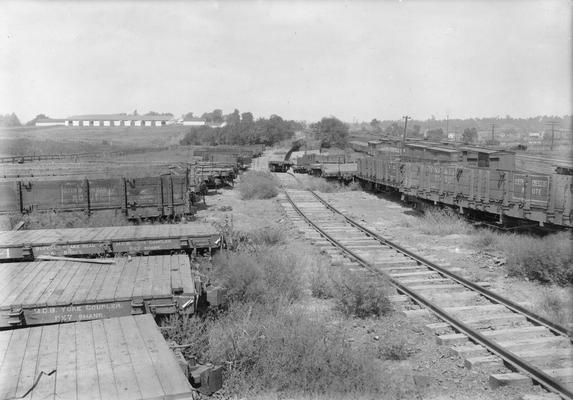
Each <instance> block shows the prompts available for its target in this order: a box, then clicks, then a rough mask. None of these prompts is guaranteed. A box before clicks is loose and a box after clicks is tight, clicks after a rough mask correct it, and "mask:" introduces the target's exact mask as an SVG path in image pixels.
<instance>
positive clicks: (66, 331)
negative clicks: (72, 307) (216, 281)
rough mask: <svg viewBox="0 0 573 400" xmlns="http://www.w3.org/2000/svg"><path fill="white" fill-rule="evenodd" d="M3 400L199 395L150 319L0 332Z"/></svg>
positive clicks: (117, 320)
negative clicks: (19, 399) (195, 393)
mask: <svg viewBox="0 0 573 400" xmlns="http://www.w3.org/2000/svg"><path fill="white" fill-rule="evenodd" d="M0 354H2V356H3V357H2V358H1V359H0V398H2V399H17V398H26V399H53V400H56V399H78V398H90V399H101V400H108V399H127V398H129V399H181V400H183V399H189V400H192V399H194V398H195V396H194V393H193V392H194V389H193V387H192V386H191V384H190V383H189V381H188V379H187V378H186V376H185V375H184V373H183V371H182V369H181V367H180V366H179V364H178V362H177V359H176V358H175V356H174V354H173V352H172V351H171V350H170V349H169V347H168V345H167V343H166V342H165V339H164V338H163V336H162V335H161V333H160V332H159V329H158V328H157V325H155V322H154V321H153V319H152V318H151V317H150V316H146V315H138V316H126V317H122V318H111V319H106V320H96V321H87V322H77V323H71V324H58V325H50V326H40V327H34V328H25V329H17V330H11V331H5V332H0Z"/></svg>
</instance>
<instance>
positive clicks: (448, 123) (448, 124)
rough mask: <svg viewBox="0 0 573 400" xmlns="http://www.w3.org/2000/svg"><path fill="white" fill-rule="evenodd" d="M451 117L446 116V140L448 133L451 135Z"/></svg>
mask: <svg viewBox="0 0 573 400" xmlns="http://www.w3.org/2000/svg"><path fill="white" fill-rule="evenodd" d="M449 128H450V116H449V115H448V114H446V138H447V137H448V133H450V129H449Z"/></svg>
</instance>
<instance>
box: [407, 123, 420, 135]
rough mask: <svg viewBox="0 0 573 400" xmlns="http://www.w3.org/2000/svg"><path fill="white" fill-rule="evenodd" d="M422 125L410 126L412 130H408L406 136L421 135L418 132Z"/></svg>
mask: <svg viewBox="0 0 573 400" xmlns="http://www.w3.org/2000/svg"><path fill="white" fill-rule="evenodd" d="M421 130H422V127H421V126H420V125H418V124H416V125H414V126H413V127H412V130H411V131H410V130H408V137H422V133H421V132H420V131H421Z"/></svg>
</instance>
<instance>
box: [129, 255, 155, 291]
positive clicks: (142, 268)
mask: <svg viewBox="0 0 573 400" xmlns="http://www.w3.org/2000/svg"><path fill="white" fill-rule="evenodd" d="M154 258H155V257H154ZM149 259H150V257H145V258H141V262H140V265H139V269H138V272H137V275H136V277H135V282H134V285H133V291H132V297H143V296H145V297H149V295H150V292H149V291H147V290H146V289H147V285H148V282H150V281H151V268H153V265H151V264H150V262H149Z"/></svg>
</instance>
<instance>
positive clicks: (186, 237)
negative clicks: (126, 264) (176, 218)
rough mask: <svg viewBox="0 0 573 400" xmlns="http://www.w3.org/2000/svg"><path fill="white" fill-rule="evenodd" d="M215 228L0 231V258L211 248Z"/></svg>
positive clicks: (215, 240)
mask: <svg viewBox="0 0 573 400" xmlns="http://www.w3.org/2000/svg"><path fill="white" fill-rule="evenodd" d="M219 244H220V235H219V233H218V232H217V230H216V229H215V228H214V227H212V226H211V225H208V224H201V223H187V224H165V225H129V226H112V227H103V228H72V229H40V230H30V231H4V232H0V261H2V260H4V261H7V260H22V259H30V258H34V257H36V256H38V255H56V256H87V255H104V254H118V253H119V254H121V253H130V254H131V253H141V252H154V251H172V250H193V249H206V248H214V247H217V246H219Z"/></svg>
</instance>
